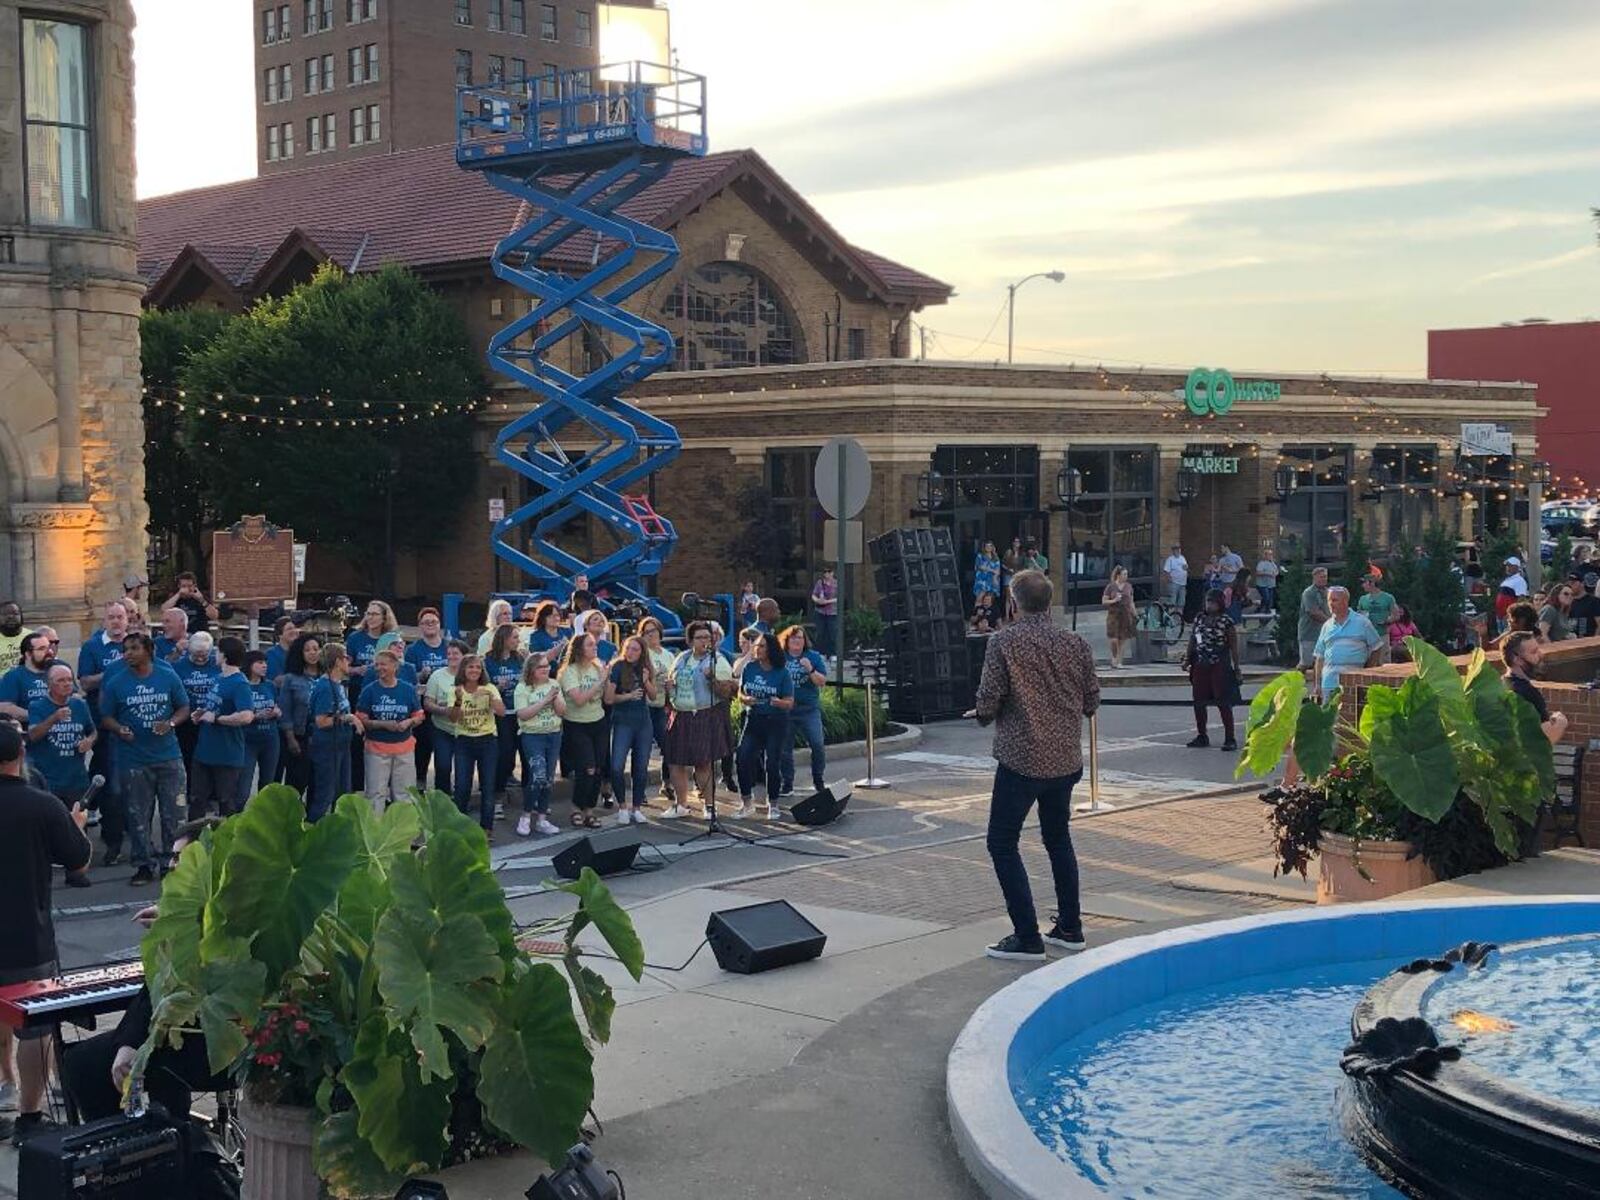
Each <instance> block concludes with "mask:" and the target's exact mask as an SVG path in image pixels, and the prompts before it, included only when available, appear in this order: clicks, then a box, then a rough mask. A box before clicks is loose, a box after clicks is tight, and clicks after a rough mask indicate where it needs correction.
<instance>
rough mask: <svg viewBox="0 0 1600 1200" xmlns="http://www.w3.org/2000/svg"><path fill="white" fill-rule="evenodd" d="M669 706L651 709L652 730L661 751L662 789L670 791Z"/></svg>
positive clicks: (657, 747) (657, 746)
mask: <svg viewBox="0 0 1600 1200" xmlns="http://www.w3.org/2000/svg"><path fill="white" fill-rule="evenodd" d="M667 723H668V717H667V707H666V705H664V704H663V705H662V706H661V707H660V708H652V709H651V710H650V731H651V733H652V734H653V735H654V737H655V742H656V749H657V750H659V751H660V752H661V790H662V791H663V792H667V793H670V792H671V791H672V780H671V778H670V777H669V774H668V771H667Z"/></svg>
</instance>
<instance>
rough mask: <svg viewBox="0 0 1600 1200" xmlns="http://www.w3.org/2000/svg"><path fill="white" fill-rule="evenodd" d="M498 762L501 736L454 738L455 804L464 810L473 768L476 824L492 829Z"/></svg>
mask: <svg viewBox="0 0 1600 1200" xmlns="http://www.w3.org/2000/svg"><path fill="white" fill-rule="evenodd" d="M499 761H500V739H499V738H498V737H496V736H495V735H494V734H492V733H486V734H483V735H482V736H479V737H458V738H456V760H455V764H454V766H453V768H452V769H453V771H454V773H455V792H454V795H455V801H456V807H457V808H459V809H460V810H461V811H462V812H466V811H468V810H467V803H468V801H470V800H471V799H472V770H473V768H474V767H476V768H477V770H478V824H480V825H482V826H483V827H484V828H485V829H493V828H494V796H495V787H494V783H495V779H494V773H495V768H496V766H497V765H498V763H499Z"/></svg>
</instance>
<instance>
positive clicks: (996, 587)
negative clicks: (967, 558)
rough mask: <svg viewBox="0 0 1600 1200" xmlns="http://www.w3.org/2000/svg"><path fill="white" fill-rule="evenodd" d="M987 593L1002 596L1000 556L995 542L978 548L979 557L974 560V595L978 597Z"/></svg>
mask: <svg viewBox="0 0 1600 1200" xmlns="http://www.w3.org/2000/svg"><path fill="white" fill-rule="evenodd" d="M985 593H987V594H989V595H991V596H998V595H999V594H1000V555H999V554H998V553H996V551H995V548H994V543H993V542H984V543H983V545H982V546H980V547H978V553H977V556H976V557H975V558H974V559H973V560H972V594H973V596H974V597H978V596H982V595H984V594H985Z"/></svg>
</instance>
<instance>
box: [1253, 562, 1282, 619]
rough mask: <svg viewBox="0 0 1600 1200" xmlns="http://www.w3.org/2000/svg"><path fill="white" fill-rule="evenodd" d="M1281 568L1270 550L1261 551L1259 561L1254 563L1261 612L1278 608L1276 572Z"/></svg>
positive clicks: (1273, 610)
mask: <svg viewBox="0 0 1600 1200" xmlns="http://www.w3.org/2000/svg"><path fill="white" fill-rule="evenodd" d="M1282 569H1283V568H1281V567H1280V566H1278V563H1277V561H1276V560H1275V559H1274V558H1273V556H1272V551H1271V550H1263V551H1262V552H1261V561H1260V562H1258V563H1256V591H1258V592H1260V593H1261V611H1262V612H1276V611H1277V610H1278V574H1279V572H1280V571H1281V570H1282Z"/></svg>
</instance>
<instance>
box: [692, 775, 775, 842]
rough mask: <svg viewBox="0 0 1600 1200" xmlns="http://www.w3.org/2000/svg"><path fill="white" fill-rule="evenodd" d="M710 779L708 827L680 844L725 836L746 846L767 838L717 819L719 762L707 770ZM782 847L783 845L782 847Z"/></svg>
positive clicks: (707, 804)
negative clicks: (740, 829) (726, 824)
mask: <svg viewBox="0 0 1600 1200" xmlns="http://www.w3.org/2000/svg"><path fill="white" fill-rule="evenodd" d="M707 774H708V776H709V777H710V778H709V781H708V782H707V784H706V792H705V802H706V827H705V828H704V829H702V830H701V831H700V832H699V833H697V834H695V835H694V836H693V837H692V838H689V839H688V840H686V841H682V842H679V843H678V845H680V846H692V845H693V844H694V843H695V842H698V841H703V840H704V839H706V838H709V837H723V838H727V839H728V840H729V841H730V842H740V843H742V844H743V845H746V846H755V845H759V844H760V843H761V842H763V841H765V840H766V839H765V838H754V837H751V836H750V835H749V834H747V833H737V832H735V831H734V830H732V829H725V828H723V825H722V822H721V821H720V820H718V819H717V764H716V763H712V764H711V766H710V768H709V770H708V771H707ZM780 848H781V847H780Z"/></svg>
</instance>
